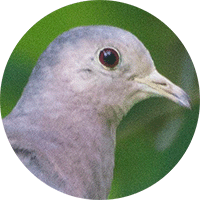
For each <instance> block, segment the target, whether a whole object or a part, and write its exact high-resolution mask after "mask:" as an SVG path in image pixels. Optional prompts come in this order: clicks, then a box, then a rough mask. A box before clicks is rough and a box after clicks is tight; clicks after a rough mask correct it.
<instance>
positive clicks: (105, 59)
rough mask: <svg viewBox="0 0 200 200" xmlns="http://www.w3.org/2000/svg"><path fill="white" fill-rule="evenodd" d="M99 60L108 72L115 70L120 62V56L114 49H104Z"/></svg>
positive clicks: (101, 50)
mask: <svg viewBox="0 0 200 200" xmlns="http://www.w3.org/2000/svg"><path fill="white" fill-rule="evenodd" d="M98 56H99V58H98V60H99V62H100V64H101V65H102V66H103V67H104V68H105V69H107V70H114V69H116V66H117V65H118V64H119V62H120V54H119V52H118V50H116V49H115V48H113V47H104V48H102V49H100V50H99V51H98Z"/></svg>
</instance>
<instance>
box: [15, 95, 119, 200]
mask: <svg viewBox="0 0 200 200" xmlns="http://www.w3.org/2000/svg"><path fill="white" fill-rule="evenodd" d="M39 98H40V99H39ZM51 98H52V99H51ZM55 98H56V95H54V96H53V97H52V96H50V95H47V94H45V93H44V94H43V96H41V94H40V95H37V94H35V95H32V96H31V95H27V94H24V95H23V98H22V99H21V100H20V101H19V103H18V105H17V106H16V107H15V109H14V110H13V112H12V114H11V116H13V118H15V120H16V124H19V126H21V125H22V126H23V127H24V126H26V127H27V129H29V130H28V131H27V132H28V133H29V134H31V133H33V134H35V133H34V132H35V131H36V130H40V132H39V133H38V134H39V136H38V138H40V137H41V138H42V140H46V141H47V143H48V145H47V146H45V147H43V146H42V147H39V148H40V149H41V152H42V151H43V149H42V148H44V150H45V151H47V150H48V148H52V146H53V147H55V146H56V149H54V150H53V151H54V152H53V153H51V154H49V155H47V157H48V160H49V161H50V162H51V161H52V162H56V169H55V170H56V171H57V172H58V174H60V177H61V178H63V180H67V184H70V186H69V187H68V188H70V189H66V188H62V189H60V190H61V191H64V192H65V193H67V194H71V195H73V196H77V197H82V198H88V199H106V198H107V195H108V194H109V190H110V186H111V181H112V177H113V168H114V150H115V131H116V124H115V123H113V121H112V120H109V119H108V118H107V117H106V116H105V115H104V114H102V113H100V112H99V111H98V110H97V109H95V108H94V107H93V106H92V105H91V104H88V100H86V99H81V100H80V98H78V99H76V96H74V97H73V98H68V99H66V98H64V97H63V98H60V100H58V101H55ZM47 99H48V100H47ZM16 116H18V117H16ZM22 122H23V123H24V124H23V123H22ZM19 129H20V127H19ZM30 129H33V130H30ZM41 135H42V136H41ZM47 152H52V150H49V151H47ZM57 163H58V164H57ZM59 163H61V164H60V165H59Z"/></svg>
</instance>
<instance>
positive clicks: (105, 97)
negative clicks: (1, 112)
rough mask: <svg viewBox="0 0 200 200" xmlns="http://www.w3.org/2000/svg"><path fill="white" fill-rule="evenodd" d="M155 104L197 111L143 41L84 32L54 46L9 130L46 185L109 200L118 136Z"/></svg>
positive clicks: (93, 29)
mask: <svg viewBox="0 0 200 200" xmlns="http://www.w3.org/2000/svg"><path fill="white" fill-rule="evenodd" d="M155 96H157V97H165V98H168V99H169V100H171V101H173V102H175V103H177V104H179V105H181V106H184V107H186V108H190V98H189V96H188V95H187V93H186V92H184V90H183V89H181V88H180V87H178V86H176V85H175V84H173V83H172V82H171V81H170V80H168V79H167V78H165V77H164V76H162V75H161V74H159V72H158V71H157V70H156V67H155V65H154V62H153V60H152V58H151V55H150V53H149V51H148V50H147V49H146V48H145V46H144V45H143V43H142V42H141V41H140V40H139V39H138V38H137V37H136V36H134V35H133V34H132V33H130V32H128V31H126V30H122V29H120V28H117V27H112V26H103V25H99V26H82V27H77V28H73V29H71V30H69V31H67V32H64V33H63V34H61V35H59V36H58V37H57V38H56V39H55V40H54V41H53V42H52V43H50V45H49V46H48V47H47V49H46V50H45V51H44V52H43V53H42V55H41V56H40V58H39V59H38V62H37V64H36V66H35V67H34V69H33V71H32V73H31V76H30V78H29V81H28V83H27V85H26V87H25V89H24V91H23V94H22V96H21V98H20V99H19V101H18V103H17V105H16V106H15V107H14V109H13V110H12V112H11V113H10V114H9V115H8V116H6V117H5V118H4V119H3V124H4V127H5V131H6V134H7V136H8V139H9V141H10V143H11V145H12V148H13V149H14V151H15V153H16V154H17V156H18V157H19V159H20V160H21V161H22V163H23V164H24V165H25V166H26V167H27V168H28V169H29V170H30V172H32V173H33V174H34V175H35V176H36V177H38V178H39V179H40V180H41V181H43V182H44V183H46V184H47V185H49V186H50V187H52V188H54V189H56V190H58V191H61V192H63V193H66V194H69V195H72V196H75V197H80V198H86V199H107V198H108V195H109V191H110V187H111V182H112V179H113V168H114V160H115V159H114V157H115V146H116V129H117V127H118V125H119V124H120V121H121V120H122V119H123V117H124V116H125V115H126V114H127V113H128V111H129V110H130V109H131V108H132V107H133V106H134V105H135V104H136V103H138V102H140V101H142V100H144V99H147V98H150V97H155Z"/></svg>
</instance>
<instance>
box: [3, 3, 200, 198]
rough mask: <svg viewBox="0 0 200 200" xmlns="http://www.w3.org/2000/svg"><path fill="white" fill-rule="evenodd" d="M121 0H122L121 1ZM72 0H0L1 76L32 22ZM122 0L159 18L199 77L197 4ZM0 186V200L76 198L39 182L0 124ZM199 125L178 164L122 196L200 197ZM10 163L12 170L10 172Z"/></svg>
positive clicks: (199, 40)
mask: <svg viewBox="0 0 200 200" xmlns="http://www.w3.org/2000/svg"><path fill="white" fill-rule="evenodd" d="M120 1H121V0H120ZM76 2H77V1H74V0H68V1H65V0H59V1H47V0H42V1H41V0H35V1H25V0H18V1H14V0H7V1H2V2H1V7H0V20H1V31H0V44H1V46H0V51H1V52H0V62H1V67H0V75H1V78H2V75H3V71H4V68H5V66H6V63H7V61H8V59H9V57H10V54H11V52H12V51H13V49H14V47H15V46H16V44H17V43H18V41H19V40H20V39H21V37H22V36H23V35H24V34H25V32H26V31H27V30H29V28H31V27H32V26H33V25H34V24H35V23H36V22H37V21H39V20H40V19H41V18H43V17H44V16H46V15H47V14H49V13H51V12H52V11H54V10H57V9H58V8H61V7H63V6H66V5H67V4H72V3H76ZM121 2H124V3H128V4H132V5H134V6H137V7H139V8H142V9H143V10H146V11H148V12H149V13H152V14H153V15H154V16H156V17H157V18H159V19H160V20H162V21H163V22H164V23H165V24H166V25H168V26H169V28H170V29H172V30H173V31H174V33H175V34H176V35H177V36H178V37H179V39H180V40H181V41H182V42H183V44H184V45H185V47H186V49H187V51H188V52H189V54H190V56H191V58H192V61H193V63H194V65H195V66H196V71H197V74H198V77H200V61H199V46H200V39H199V35H200V30H199V18H200V14H199V2H198V1H189V2H188V1H180V0H177V1H174V0H168V1H159V0H151V1H149V0H132V1H131V0H129V1H128V0H123V1H121ZM0 132H1V133H0V158H1V164H0V177H1V178H0V184H1V187H0V188H1V193H0V198H1V199H8V200H9V199H20V200H27V199H29V200H32V199H34V200H35V199H48V200H55V199H59V200H62V199H63V200H66V199H75V198H73V197H70V196H68V197H67V196H66V195H65V194H62V193H59V192H57V191H56V190H53V189H51V188H49V187H48V186H46V185H45V184H43V183H42V182H41V181H38V180H37V178H35V177H34V176H33V175H32V174H31V173H30V172H29V171H28V170H26V169H25V167H24V166H23V164H22V163H21V162H19V160H18V158H17V157H16V156H15V154H14V153H13V151H12V149H11V148H10V145H9V143H8V140H7V138H6V136H5V134H4V130H3V126H2V123H0ZM199 132H200V125H199V123H198V127H197V129H196V133H195V135H194V138H193V140H192V142H191V145H190V146H189V148H188V150H187V151H186V153H185V155H184V156H183V158H182V159H181V161H180V162H179V163H178V165H177V166H176V167H175V168H174V169H173V170H172V171H171V172H170V173H169V174H168V175H167V176H165V178H163V179H162V180H161V181H159V182H158V183H157V184H155V185H153V186H152V187H150V188H148V189H146V190H145V191H142V192H140V193H137V194H135V195H133V196H129V197H125V199H132V198H134V200H143V199H145V200H146V199H154V200H160V199H162V200H169V199H172V200H174V199H182V200H186V199H187V200H188V199H192V200H198V199H200V192H199V180H200V164H199V152H200V145H199V141H200V134H199ZM13 166H15V171H13Z"/></svg>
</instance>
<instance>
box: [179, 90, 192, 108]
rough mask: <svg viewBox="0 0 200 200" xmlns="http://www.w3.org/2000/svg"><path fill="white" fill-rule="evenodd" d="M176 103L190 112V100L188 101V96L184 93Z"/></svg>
mask: <svg viewBox="0 0 200 200" xmlns="http://www.w3.org/2000/svg"><path fill="white" fill-rule="evenodd" d="M178 103H179V105H181V106H183V107H186V108H188V109H190V110H191V109H192V107H191V99H190V97H189V96H188V94H187V93H186V92H184V93H183V94H182V95H181V96H180V97H179V100H178Z"/></svg>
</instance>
